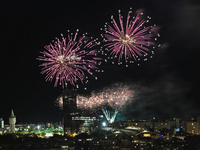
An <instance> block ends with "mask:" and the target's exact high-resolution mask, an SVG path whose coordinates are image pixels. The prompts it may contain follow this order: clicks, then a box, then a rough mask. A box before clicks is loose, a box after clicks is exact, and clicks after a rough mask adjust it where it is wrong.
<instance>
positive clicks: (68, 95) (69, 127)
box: [62, 90, 80, 134]
mask: <svg viewBox="0 0 200 150" xmlns="http://www.w3.org/2000/svg"><path fill="white" fill-rule="evenodd" d="M76 95H77V93H76V91H75V90H63V92H62V97H63V114H64V133H65V134H66V133H74V132H76V131H77V130H78V129H79V124H80V123H79V122H78V121H77V120H75V118H76V117H77V116H79V115H80V112H79V111H78V110H77V105H76Z"/></svg>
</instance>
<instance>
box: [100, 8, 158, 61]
mask: <svg viewBox="0 0 200 150" xmlns="http://www.w3.org/2000/svg"><path fill="white" fill-rule="evenodd" d="M131 13H132V11H131V10H130V11H129V12H128V16H127V19H126V23H124V22H123V16H122V15H121V14H120V10H119V24H120V25H119V26H118V24H117V22H116V21H115V19H114V18H113V16H111V19H112V21H111V23H112V25H109V24H107V23H106V24H105V32H106V33H105V34H104V35H102V37H104V42H106V43H107V44H105V46H106V47H107V48H106V50H108V52H109V53H110V57H111V59H115V58H118V64H121V63H122V59H123V58H124V59H125V61H126V62H127V61H128V58H133V59H134V60H135V61H137V59H138V57H139V56H146V55H148V53H147V52H148V51H149V48H150V47H151V48H153V49H154V48H155V40H157V36H158V37H159V36H160V35H159V34H158V33H156V29H157V28H156V25H155V24H154V25H153V26H147V27H145V26H144V24H145V23H148V22H149V20H150V19H151V17H149V16H147V19H142V16H143V12H142V11H137V15H136V17H131ZM158 46H160V44H159V45H158ZM145 60H146V59H145ZM113 63H114V62H113ZM130 63H134V61H130Z"/></svg>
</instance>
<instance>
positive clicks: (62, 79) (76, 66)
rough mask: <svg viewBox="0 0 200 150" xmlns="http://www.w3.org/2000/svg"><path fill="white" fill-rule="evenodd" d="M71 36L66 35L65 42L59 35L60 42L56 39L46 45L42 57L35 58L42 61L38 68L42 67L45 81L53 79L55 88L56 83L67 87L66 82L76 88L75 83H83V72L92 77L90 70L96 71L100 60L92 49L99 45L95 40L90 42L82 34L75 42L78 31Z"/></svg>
mask: <svg viewBox="0 0 200 150" xmlns="http://www.w3.org/2000/svg"><path fill="white" fill-rule="evenodd" d="M72 35H73V34H72ZM72 35H69V34H68V41H67V39H66V38H64V37H63V35H62V34H61V36H62V40H59V39H57V41H56V42H55V43H54V44H50V45H46V46H45V49H46V50H47V51H43V52H40V53H41V54H43V56H39V58H37V59H38V60H40V61H44V63H42V64H41V65H40V66H41V67H43V68H42V71H41V73H42V74H46V81H52V80H53V78H55V84H54V86H55V87H56V86H57V84H58V82H59V84H60V85H62V88H64V87H67V82H70V84H72V85H73V86H75V85H76V86H77V88H78V85H77V84H76V82H77V80H80V81H81V82H82V83H83V80H84V77H85V72H87V73H89V74H90V75H93V73H92V72H91V69H98V68H97V65H98V63H97V62H98V61H99V60H100V58H98V57H97V53H98V51H97V50H96V49H93V48H94V47H95V46H96V45H99V43H98V42H97V41H96V40H97V39H95V40H90V39H89V38H87V37H85V35H84V34H83V36H82V37H80V38H79V40H77V35H78V30H77V32H76V33H75V35H74V36H72ZM95 79H97V77H95ZM87 82H88V80H87V81H86V83H87Z"/></svg>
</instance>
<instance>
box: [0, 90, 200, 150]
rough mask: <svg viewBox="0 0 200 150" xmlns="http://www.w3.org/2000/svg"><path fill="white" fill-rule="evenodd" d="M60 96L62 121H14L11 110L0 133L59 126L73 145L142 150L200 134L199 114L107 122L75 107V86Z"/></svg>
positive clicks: (164, 146)
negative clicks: (158, 141)
mask: <svg viewBox="0 0 200 150" xmlns="http://www.w3.org/2000/svg"><path fill="white" fill-rule="evenodd" d="M62 96H63V115H64V116H63V121H62V122H60V123H57V124H53V123H47V124H39V125H38V124H37V125H35V124H29V125H16V124H15V123H16V116H15V115H14V112H13V110H12V111H11V116H10V118H9V125H4V121H3V119H2V118H0V131H1V133H5V131H6V132H7V133H8V132H9V133H15V132H16V131H21V130H29V131H33V130H39V129H41V130H42V129H46V128H60V129H63V135H64V136H63V138H64V139H65V138H66V136H71V137H73V138H74V141H73V142H72V143H75V145H74V149H88V148H90V149H92V148H93V149H114V150H122V149H123V150H128V149H130V150H133V149H134V150H137V149H138V150H139V149H141V150H145V149H147V148H149V147H151V148H155V146H158V145H159V146H160V148H161V149H164V148H170V147H173V148H174V147H177V145H174V142H173V141H174V138H175V139H176V143H177V141H178V142H179V144H181V146H182V147H186V146H188V143H187V142H186V140H185V139H186V137H188V136H193V137H194V136H198V135H200V116H199V117H197V118H190V119H182V118H172V119H169V120H159V119H156V118H152V119H149V120H127V121H120V122H114V123H112V124H106V120H105V118H104V117H103V116H102V115H100V116H89V115H86V114H84V113H83V112H82V111H81V110H79V109H77V106H76V91H75V90H65V91H63V93H62ZM157 139H162V140H164V141H163V142H161V143H159V144H157V145H156V144H155V141H156V140H157ZM177 139H178V140H177ZM61 141H65V140H61ZM62 143H63V142H62ZM66 143H67V142H66ZM163 143H165V144H163ZM67 144H69V143H67ZM57 145H58V144H57ZM72 145H73V144H72ZM66 147H67V145H66ZM72 147H73V146H72ZM178 147H179V146H178Z"/></svg>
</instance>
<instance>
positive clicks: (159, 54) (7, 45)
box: [0, 0, 200, 123]
mask: <svg viewBox="0 0 200 150" xmlns="http://www.w3.org/2000/svg"><path fill="white" fill-rule="evenodd" d="M130 7H132V10H133V11H136V10H138V9H143V10H144V14H145V15H149V16H151V17H152V20H151V23H152V24H156V25H158V26H159V28H160V30H159V33H160V34H161V37H160V38H159V40H158V42H159V43H161V44H162V47H161V48H157V49H156V50H155V54H154V55H153V58H152V59H150V60H148V61H146V62H142V63H141V65H140V66H137V65H129V67H128V68H126V67H123V66H118V65H112V64H111V63H107V64H103V65H102V66H100V67H101V69H103V70H104V73H99V74H96V76H97V77H98V80H94V79H91V80H90V82H89V84H88V86H87V89H88V90H87V92H83V91H82V90H79V91H78V93H80V94H83V93H84V94H85V93H90V92H91V91H93V90H97V89H101V88H102V87H104V86H108V85H111V84H112V83H115V82H127V83H129V84H132V85H134V87H135V90H136V91H137V96H136V97H135V99H134V102H133V103H132V105H134V106H133V107H131V108H132V110H130V111H129V112H127V114H128V115H127V116H128V118H127V119H145V118H151V117H154V116H155V117H158V118H169V117H183V118H188V117H196V116H198V115H200V109H199V108H200V99H199V97H200V92H199V91H200V87H199V83H200V79H199V77H200V69H199V68H200V65H199V64H200V63H199V60H200V59H199V57H200V37H199V35H200V2H199V0H196V1H194V0H193V1H192V0H173V1H169V0H123V1H122V0H121V1H115V0H109V1H105V0H104V1H103V0H101V1H100V0H99V1H87V0H82V1H81V0H80V1H76V0H74V1H73V2H72V1H70V3H69V1H64V0H63V1H61V0H57V1H50V0H48V1H42V2H41V1H32V2H31V1H14V0H13V1H9V0H2V1H1V2H0V20H1V21H0V22H1V23H0V37H1V38H0V41H1V48H0V49H1V54H0V58H1V59H0V61H1V62H0V68H1V78H0V79H1V80H0V87H1V90H0V102H1V104H0V118H3V119H4V121H5V123H8V118H9V116H10V114H11V109H13V110H14V113H15V115H16V117H17V123H38V122H47V121H53V122H54V121H60V120H61V118H62V111H61V110H60V109H59V108H58V107H56V106H55V103H54V101H55V99H56V98H57V97H58V96H59V95H60V94H61V92H62V88H61V87H60V86H58V87H54V82H45V75H42V74H40V72H41V67H39V65H40V64H41V62H39V61H38V60H36V58H37V57H38V56H39V55H40V53H39V52H40V51H44V50H45V49H44V46H45V45H48V44H50V43H51V42H52V40H54V39H55V37H61V36H60V34H61V33H63V34H64V36H67V30H70V31H71V32H74V33H75V31H76V29H79V31H80V32H79V33H80V35H81V34H82V33H85V32H88V34H89V35H90V36H93V37H95V38H100V33H101V32H100V28H101V27H103V26H104V23H105V22H110V16H111V15H114V17H115V18H117V17H118V9H120V10H121V11H122V14H124V17H126V15H127V13H128V11H129V8H130ZM116 20H118V19H116Z"/></svg>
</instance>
